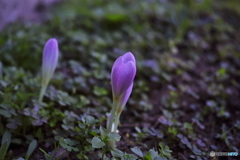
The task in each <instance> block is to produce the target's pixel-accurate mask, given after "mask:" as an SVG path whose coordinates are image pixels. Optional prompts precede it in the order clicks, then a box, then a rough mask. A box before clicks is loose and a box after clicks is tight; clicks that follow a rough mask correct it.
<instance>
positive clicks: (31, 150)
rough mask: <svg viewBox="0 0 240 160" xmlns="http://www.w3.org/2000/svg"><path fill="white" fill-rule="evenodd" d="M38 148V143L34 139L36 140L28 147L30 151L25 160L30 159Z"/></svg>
mask: <svg viewBox="0 0 240 160" xmlns="http://www.w3.org/2000/svg"><path fill="white" fill-rule="evenodd" d="M36 147H37V141H36V140H35V139H34V140H32V142H31V143H30V144H29V146H28V150H27V154H26V156H25V160H28V159H29V157H30V156H31V154H32V153H33V151H34V150H35V149H36Z"/></svg>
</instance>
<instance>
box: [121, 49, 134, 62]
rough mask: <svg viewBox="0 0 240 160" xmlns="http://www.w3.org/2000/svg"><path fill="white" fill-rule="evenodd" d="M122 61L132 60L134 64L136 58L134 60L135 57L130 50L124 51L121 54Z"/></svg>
mask: <svg viewBox="0 0 240 160" xmlns="http://www.w3.org/2000/svg"><path fill="white" fill-rule="evenodd" d="M122 58H123V63H127V62H129V61H132V62H133V63H134V64H136V60H135V57H134V55H133V54H132V53H131V52H127V53H125V54H124V55H123V56H122Z"/></svg>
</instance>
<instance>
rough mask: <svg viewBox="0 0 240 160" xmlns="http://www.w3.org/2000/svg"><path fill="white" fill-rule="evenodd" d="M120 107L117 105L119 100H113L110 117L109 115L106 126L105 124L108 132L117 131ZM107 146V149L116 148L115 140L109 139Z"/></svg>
mask: <svg viewBox="0 0 240 160" xmlns="http://www.w3.org/2000/svg"><path fill="white" fill-rule="evenodd" d="M120 107H121V106H120V105H119V101H116V100H113V108H112V110H111V117H110V120H109V122H108V126H107V132H108V133H110V132H116V131H117V127H118V123H119V117H120V114H121V112H119V111H120V110H121V108H120ZM107 146H108V148H109V149H115V148H116V145H115V141H109V142H108V144H107Z"/></svg>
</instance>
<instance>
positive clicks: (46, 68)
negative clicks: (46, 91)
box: [42, 38, 59, 86]
mask: <svg viewBox="0 0 240 160" xmlns="http://www.w3.org/2000/svg"><path fill="white" fill-rule="evenodd" d="M58 54H59V51H58V42H57V40H56V39H55V38H51V39H49V40H48V41H47V42H46V44H45V46H44V49H43V57H42V85H43V86H47V85H48V83H49V81H50V80H51V78H52V76H53V73H54V70H55V69H56V66H57V61H58Z"/></svg>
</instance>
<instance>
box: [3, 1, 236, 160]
mask: <svg viewBox="0 0 240 160" xmlns="http://www.w3.org/2000/svg"><path fill="white" fill-rule="evenodd" d="M239 7H240V5H239V2H238V1H221V2H220V1H217V2H216V1H213V0H202V1H192V0H179V1H159V0H151V1H146V0H140V1H139V0H138V1H137V0H132V1H127V0H121V1H108V2H106V1H98V0H92V1H88V0H81V1H78V0H69V1H67V2H62V3H60V4H58V5H57V6H55V7H54V8H52V9H51V12H49V13H46V14H45V19H44V22H43V23H42V24H35V23H34V24H29V23H21V24H20V23H14V24H10V25H9V26H7V27H6V28H5V29H4V30H3V31H1V33H0V134H1V135H3V136H2V143H1V148H0V153H1V154H0V159H1V158H2V159H4V158H5V159H6V160H10V159H19V160H20V159H23V158H22V157H24V158H25V159H31V157H32V159H44V158H45V159H47V160H55V159H61V158H63V159H110V157H112V158H115V159H129V160H131V159H144V160H152V159H160V160H164V159H186V158H192V159H199V160H200V159H207V158H208V154H209V152H210V151H212V150H213V151H219V152H221V151H226V152H228V151H236V152H240V151H239V148H240V146H239V143H238V142H239V140H240V136H239V130H240V120H239V118H238V117H239V116H240V111H239V105H240V100H239V96H240V92H239V90H240V85H239V79H240V71H239V67H240V65H239V64H240V55H239V42H240V41H239V36H238V29H239V27H240V26H239V22H238V19H239V18H240V12H239ZM51 37H55V38H56V39H58V42H59V49H60V60H59V64H58V66H57V70H56V72H55V74H54V78H53V80H51V83H50V85H49V87H48V89H47V92H46V95H45V97H44V103H43V104H40V103H39V102H38V101H37V99H38V95H39V91H40V86H41V85H40V84H41V78H40V77H41V76H40V75H41V73H40V68H41V57H42V49H43V46H44V43H45V42H46V40H47V39H49V38H51ZM128 51H131V52H132V53H133V54H134V55H135V57H136V60H137V75H136V79H135V83H134V89H133V93H132V96H131V98H130V101H129V103H128V105H127V106H126V108H125V110H124V111H123V116H122V117H123V118H122V119H121V125H120V126H119V128H120V129H119V134H120V135H121V140H120V135H118V134H106V131H105V128H104V127H105V123H106V112H109V111H110V107H111V103H112V101H111V86H110V72H111V67H112V64H113V62H114V60H115V59H116V58H117V57H118V56H120V55H122V54H123V53H125V52H128ZM126 123H128V124H126ZM129 126H130V127H129ZM129 128H130V129H129ZM6 137H7V138H6ZM110 139H115V140H116V141H119V140H120V141H119V142H118V143H117V144H118V146H119V147H118V149H117V150H108V149H107V148H106V143H107V142H108V141H109V140H110ZM39 148H40V149H39ZM30 156H31V157H30Z"/></svg>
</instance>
